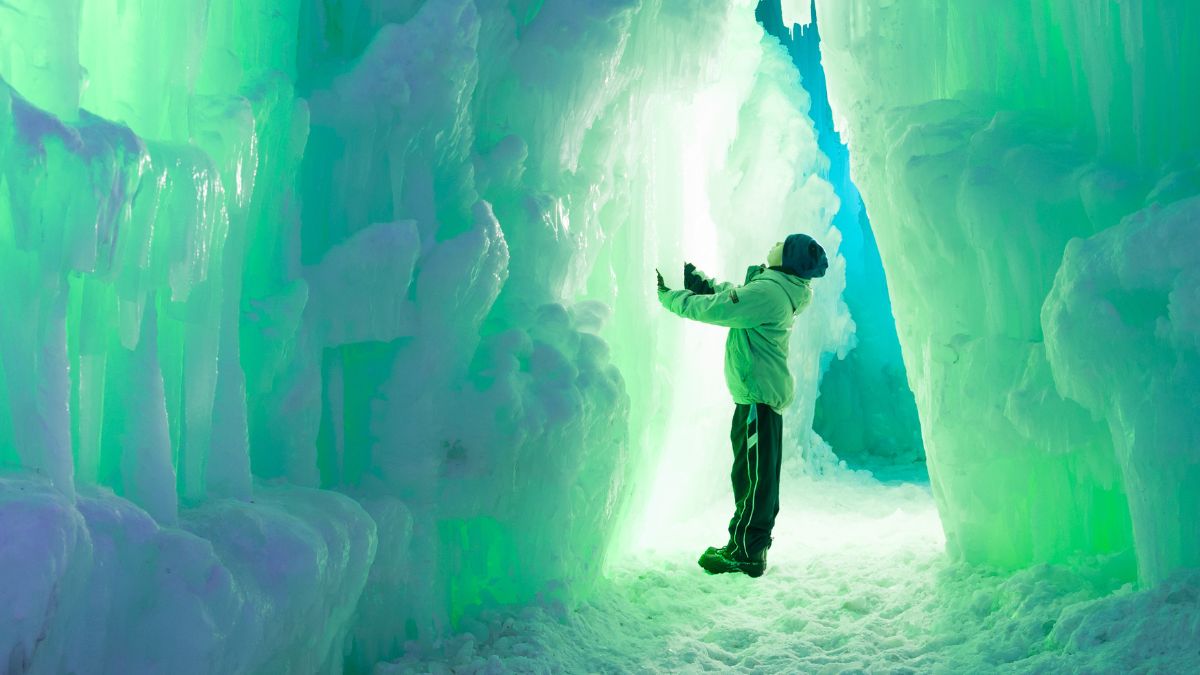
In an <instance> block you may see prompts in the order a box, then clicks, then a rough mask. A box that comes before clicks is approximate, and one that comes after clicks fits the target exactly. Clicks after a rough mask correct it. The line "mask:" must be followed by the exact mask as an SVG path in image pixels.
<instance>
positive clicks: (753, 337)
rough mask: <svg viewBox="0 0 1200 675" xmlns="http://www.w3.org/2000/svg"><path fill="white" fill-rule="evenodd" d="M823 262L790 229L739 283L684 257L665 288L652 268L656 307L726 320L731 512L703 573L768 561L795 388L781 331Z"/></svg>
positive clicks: (758, 570)
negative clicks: (679, 281) (676, 285)
mask: <svg viewBox="0 0 1200 675" xmlns="http://www.w3.org/2000/svg"><path fill="white" fill-rule="evenodd" d="M828 267H829V261H828V259H827V258H826V255H825V250H824V249H823V248H821V245H820V244H818V243H817V242H816V241H815V240H814V239H813V238H812V237H810V236H808V235H806V234H792V235H789V236H788V237H787V238H786V239H785V240H784V241H782V242H777V243H776V244H775V245H774V246H773V247H772V248H771V250H770V252H769V253H767V264H766V265H754V266H751V267H750V268H749V269H748V270H747V271H746V281H745V283H744V284H743V285H741V286H734V285H733V284H731V283H717V282H715V281H714V280H713V279H711V278H709V277H708V276H706V275H704V274H703V273H701V272H700V271H699V270H697V269H696V266H695V265H692V264H691V263H685V264H684V269H683V276H684V288H682V289H678V290H672V289H670V288H667V285H666V284H665V283H664V282H663V278H662V274H661V273H658V271H657V270H655V273H656V274H657V276H658V300H659V302H660V303H662V305H663V307H666V308H667V309H668V310H670V311H671V312H673V313H675V314H677V315H679V316H681V317H683V318H685V319H692V320H695V321H702V322H704V323H710V324H714V325H717V326H725V327H727V328H729V337H728V338H727V340H726V342H725V382H726V384H727V385H728V386H729V393H730V394H732V395H733V401H734V403H735V409H734V413H733V425H732V429H731V431H730V440H731V441H732V442H733V470H732V471H731V472H730V478H731V480H732V482H733V499H734V513H733V518H732V519H730V521H729V541H728V542H726V544H725V545H724V546H721V547H720V548H718V547H715V546H710V547H709V548H708V550H706V551H705V552H704V554H703V555H701V556H700V560H699V561H698V562H699V564H700V567H702V568H704V570H705V571H706V572H708V573H709V574H723V573H727V572H741V573H743V574H747V575H749V576H751V577H759V576H762V574H763V572H765V571H766V569H767V549H768V548H770V546H771V541H772V539H771V530H772V528H774V526H775V518H776V517H777V516H778V514H779V469H780V459H781V457H780V455H781V447H782V440H783V439H782V434H783V418H782V416H781V413H782V411H783V409H784V408H786V407H787V406H788V405H789V404H790V403H791V402H792V399H793V396H794V389H795V384H794V381H793V379H792V375H791V373H790V372H789V371H788V365H787V353H788V339H789V338H790V336H791V331H792V324H793V322H794V320H795V317H796V315H797V314H799V313H800V312H801V311H802V310H803V309H804V308H805V307H807V306H808V304H809V302H810V301H811V300H812V290H811V288H810V286H811V283H812V280H813V279H816V278H819V277H822V276H824V275H825V270H826V269H827V268H828Z"/></svg>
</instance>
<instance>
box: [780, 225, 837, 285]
mask: <svg viewBox="0 0 1200 675" xmlns="http://www.w3.org/2000/svg"><path fill="white" fill-rule="evenodd" d="M782 267H783V270H784V271H785V272H787V273H788V274H794V275H796V276H798V277H800V278H801V279H816V278H817V277H823V276H825V270H826V269H828V268H829V259H828V258H827V257H826V256H825V249H823V248H821V245H820V244H818V243H817V242H816V240H815V239H813V238H812V237H810V236H808V235H807V234H790V235H788V238H787V239H785V240H783V265H782Z"/></svg>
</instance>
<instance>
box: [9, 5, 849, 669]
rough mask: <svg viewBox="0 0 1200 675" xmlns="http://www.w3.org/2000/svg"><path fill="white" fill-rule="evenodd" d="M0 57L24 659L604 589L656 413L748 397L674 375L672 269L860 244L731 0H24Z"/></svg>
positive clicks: (127, 652)
mask: <svg viewBox="0 0 1200 675" xmlns="http://www.w3.org/2000/svg"><path fill="white" fill-rule="evenodd" d="M0 77H2V81H0V301H2V302H3V312H0V383H2V385H3V386H0V411H2V412H0V467H2V468H3V473H2V474H0V476H3V477H2V479H0V480H2V481H3V483H2V485H0V528H2V529H3V532H4V533H5V536H4V537H3V538H0V618H2V619H3V621H0V659H6V661H4V662H3V663H4V664H5V665H6V666H7V668H8V669H9V670H13V671H16V672H22V671H25V670H29V671H31V672H60V671H71V670H88V671H99V672H121V673H126V672H139V671H164V670H169V671H171V672H259V671H267V670H279V671H319V672H333V671H337V670H339V669H340V668H341V667H342V665H343V663H345V662H349V663H352V664H354V665H355V666H356V667H360V668H365V667H369V666H370V665H371V664H373V663H375V662H376V661H378V660H381V659H386V658H391V657H394V656H396V655H397V654H399V653H400V652H401V651H402V650H404V649H406V648H408V647H410V646H411V645H414V644H419V643H420V642H422V641H430V640H433V639H436V638H437V637H438V636H439V635H441V634H443V633H444V632H445V631H446V630H449V629H450V628H457V629H467V630H469V629H471V628H472V626H473V624H472V623H471V620H472V619H471V616H472V612H473V611H475V610H477V609H478V608H480V607H484V606H489V605H496V604H502V603H510V602H525V601H528V600H531V599H534V598H535V597H542V598H543V599H546V600H555V599H562V600H567V601H570V600H571V599H572V598H574V597H577V596H578V595H579V594H582V593H586V592H587V589H588V584H589V582H590V580H592V579H594V578H595V576H596V574H597V573H598V571H599V569H600V567H601V566H602V564H603V561H604V558H605V556H606V555H607V553H608V551H609V550H610V545H611V543H612V541H613V540H614V539H615V538H617V537H618V536H620V534H621V532H622V530H623V529H624V521H625V520H627V519H628V518H627V514H629V513H631V512H633V511H635V510H636V509H637V508H638V505H639V504H642V503H644V502H645V501H646V499H647V495H646V489H647V488H646V485H647V483H648V482H647V481H645V480H640V481H639V480H636V478H638V477H640V476H644V475H646V474H647V473H648V472H649V471H650V469H648V467H651V466H656V465H657V464H658V462H657V461H656V460H657V459H658V457H659V454H660V452H661V449H660V447H659V446H660V444H661V440H662V438H663V436H664V434H665V425H666V422H665V420H666V418H667V415H666V412H667V411H668V410H671V409H673V406H674V407H678V406H680V405H683V406H685V407H687V409H688V410H691V411H692V412H693V413H694V412H695V410H697V408H696V407H695V406H697V405H698V404H699V405H702V406H706V407H705V408H704V409H708V408H712V407H721V408H722V409H723V410H724V409H725V406H727V404H728V400H727V395H726V394H725V393H724V392H723V391H722V390H720V389H719V388H713V389H712V390H711V391H706V392H703V393H700V394H696V393H694V392H691V393H690V394H691V395H690V396H689V397H688V398H687V399H686V400H684V401H683V402H682V403H681V402H680V401H678V400H676V397H675V396H674V395H673V392H672V389H671V388H670V381H669V378H666V377H664V373H667V372H671V371H672V370H673V369H678V368H680V367H689V368H693V369H695V368H697V365H698V363H699V362H687V361H686V360H685V357H686V353H687V340H688V339H689V336H690V335H691V334H689V333H687V332H686V330H687V329H685V328H683V327H681V326H680V325H679V323H678V322H668V321H666V320H665V319H664V318H663V315H662V313H661V312H660V311H659V308H658V307H657V304H656V302H655V299H654V286H653V276H652V270H653V268H654V266H655V265H656V264H659V265H665V264H666V263H668V262H669V263H671V264H673V265H674V264H678V262H682V260H681V259H682V258H683V257H684V256H686V255H689V253H690V252H691V251H690V250H689V249H690V247H689V246H688V245H687V244H688V243H689V242H694V241H695V239H694V237H695V233H696V232H697V228H698V227H699V225H697V223H696V220H697V219H703V220H706V221H709V222H708V223H707V226H708V227H710V229H713V231H716V229H715V225H714V223H720V224H722V227H721V228H720V234H719V246H718V248H717V249H716V250H717V251H718V252H717V253H714V254H712V256H711V258H710V260H709V261H708V263H709V264H710V265H711V269H710V271H711V272H713V273H716V274H719V275H721V276H724V277H732V276H735V275H736V276H740V274H741V272H742V271H743V270H744V269H745V266H746V265H747V264H749V263H753V262H757V261H759V260H761V258H762V256H763V255H764V254H765V251H766V250H767V249H768V248H769V247H770V245H771V244H772V243H773V242H774V241H776V240H777V239H779V238H781V237H782V236H783V235H785V234H786V233H787V232H789V231H791V229H792V226H793V223H794V222H795V220H796V219H800V220H802V221H803V222H805V223H806V224H807V225H808V229H809V231H811V232H812V233H814V234H815V235H817V236H818V237H819V238H822V239H823V240H824V241H825V242H826V243H827V248H828V249H829V250H830V251H831V253H832V252H834V251H836V249H837V244H838V240H839V237H838V233H837V232H836V230H834V229H833V228H832V227H831V224H830V223H831V219H832V215H833V213H834V212H835V211H836V198H835V196H834V194H833V191H832V189H831V188H830V186H829V184H828V183H827V182H826V181H824V180H823V179H821V178H820V177H819V176H818V173H819V170H820V167H821V165H822V163H823V162H824V158H823V157H822V156H821V154H820V152H819V151H818V148H817V145H816V140H815V135H814V133H813V128H812V125H811V122H809V121H808V119H807V118H806V116H805V113H806V110H805V105H806V98H805V97H804V95H803V93H802V92H801V91H800V89H799V88H798V86H797V85H796V81H795V71H794V70H793V69H792V66H791V64H790V63H789V62H788V60H787V56H786V53H785V52H783V50H782V49H780V48H779V46H778V45H777V44H776V43H775V42H774V41H772V40H770V39H764V36H763V35H762V32H761V30H760V29H759V28H758V26H757V25H756V24H755V23H754V19H753V6H752V3H751V2H750V1H749V0H746V1H744V2H735V3H728V2H716V1H713V2H704V3H700V4H699V5H697V3H695V2H693V1H691V0H688V1H687V2H684V1H682V0H670V1H667V0H662V1H659V0H654V1H648V2H634V1H632V0H606V1H604V2H578V3H567V2H560V3H541V2H525V1H523V0H512V1H511V2H505V1H502V0H445V1H442V0H438V1H434V0H430V1H428V2H415V1H412V2H391V1H384V0H352V1H349V2H341V3H326V2H319V1H317V0H290V1H286V2H278V1H276V0H249V1H247V0H208V1H206V2H197V3H182V4H180V3H162V2H159V1H158V0H53V1H50V2H46V1H43V0H14V1H13V2H7V3H4V4H0ZM697 92H704V93H702V94H698V93H697ZM699 132H702V135H698V133H699ZM685 174H687V175H689V176H691V178H689V179H688V180H686V181H685V180H682V179H681V178H680V177H681V176H682V175H685ZM731 225H732V226H731ZM710 234H712V233H711V232H710ZM714 236H717V235H714ZM714 241H716V240H714ZM676 261H678V262H676ZM669 269H670V268H666V269H664V271H668V270H669ZM677 274H678V272H677V271H676V272H675V273H674V274H671V273H670V272H669V271H668V275H669V277H671V278H672V281H673V283H678V278H677V276H676V275H677ZM843 275H844V268H843V267H842V264H841V263H840V262H839V261H838V260H837V259H836V257H835V258H834V266H833V268H832V269H831V273H830V276H829V277H828V279H827V282H826V283H825V284H824V286H823V287H822V289H820V290H819V292H818V294H817V298H816V301H815V302H814V306H813V307H812V308H811V309H810V310H809V311H808V314H807V315H808V316H809V317H811V322H810V324H809V329H807V330H804V331H798V335H797V345H796V347H795V354H794V356H793V360H794V363H793V367H794V369H795V370H796V372H798V373H800V374H801V375H800V377H799V378H798V380H799V385H798V386H799V392H798V393H799V395H800V396H799V397H800V399H801V404H800V405H799V406H798V408H797V410H796V411H795V412H794V413H793V417H792V424H794V425H796V427H797V428H799V429H801V430H803V431H804V432H805V434H804V435H803V436H802V437H801V438H800V441H801V442H815V440H814V439H812V438H810V437H809V435H808V433H809V432H808V429H810V428H811V420H812V415H813V401H814V400H815V398H816V374H817V371H818V368H819V362H820V359H821V354H822V353H823V352H831V351H837V350H840V349H843V348H844V345H845V344H846V342H847V341H848V340H849V338H850V322H849V320H848V315H847V314H846V311H845V306H844V304H842V303H841V299H840V296H841V290H842V285H843V283H844V276H843ZM693 356H694V355H693ZM709 365H711V367H712V368H713V370H718V369H719V358H718V359H717V360H714V361H713V362H712V363H711V364H709ZM723 434H724V432H723V431H722V434H721V438H723ZM817 440H819V439H817ZM714 447H716V448H717V449H718V450H719V451H721V454H722V456H723V455H724V453H725V452H726V449H725V448H724V444H723V443H719V444H717V445H715V446H714ZM714 452H716V450H714ZM692 498H693V499H695V498H703V495H700V496H699V497H697V496H695V495H693V497H692ZM347 659H348V661H347Z"/></svg>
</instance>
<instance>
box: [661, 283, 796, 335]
mask: <svg viewBox="0 0 1200 675" xmlns="http://www.w3.org/2000/svg"><path fill="white" fill-rule="evenodd" d="M731 285H732V284H731ZM781 292H783V291H782V290H777V289H776V288H775V287H774V285H772V284H765V283H761V282H760V283H754V282H751V283H749V284H746V285H745V286H742V287H740V288H727V289H726V290H723V291H721V292H720V293H716V294H714V295H697V294H695V293H693V292H691V291H689V290H686V289H684V290H670V289H666V290H663V289H659V291H658V301H659V302H660V303H662V306H663V307H666V308H667V309H668V310H670V311H671V312H673V313H675V314H678V315H679V316H682V317H683V318H685V319H692V320H693V321H702V322H704V323H711V324H713V325H716V326H725V327H727V328H754V327H755V326H761V325H762V324H764V323H770V322H772V321H776V320H779V319H781V318H782V317H781V314H782V313H784V312H786V311H787V310H790V309H791V307H790V305H789V306H787V307H785V306H784V305H785V304H786V303H783V302H781V298H780V297H779V295H778V293H781Z"/></svg>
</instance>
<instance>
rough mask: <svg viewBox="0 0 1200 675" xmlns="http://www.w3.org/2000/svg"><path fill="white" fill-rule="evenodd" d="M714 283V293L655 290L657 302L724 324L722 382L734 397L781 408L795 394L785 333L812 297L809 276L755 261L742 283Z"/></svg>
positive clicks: (685, 315)
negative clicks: (789, 272) (789, 369)
mask: <svg viewBox="0 0 1200 675" xmlns="http://www.w3.org/2000/svg"><path fill="white" fill-rule="evenodd" d="M713 286H714V288H715V289H716V293H715V294H714V295H697V294H695V293H693V292H691V291H689V290H686V289H681V290H666V291H659V292H658V301H659V302H661V303H662V305H663V307H666V308H667V309H669V310H671V311H672V312H674V313H675V314H678V315H679V316H682V317H683V318H685V319H693V320H695V321H703V322H704V323H711V324H714V325H717V326H726V327H728V328H729V329H730V331H729V338H728V339H727V340H726V341H725V383H726V384H727V385H729V393H730V394H732V395H733V400H734V402H735V403H766V404H767V405H769V406H771V408H773V409H774V410H775V411H776V412H782V410H783V409H784V408H786V407H787V406H788V404H790V403H791V402H792V398H793V397H794V394H795V388H796V386H795V382H794V381H793V379H792V374H791V372H789V371H788V365H787V354H788V338H789V337H790V336H791V332H792V322H793V321H794V320H795V318H796V314H798V313H800V311H801V310H803V309H804V308H805V307H807V306H808V303H809V302H810V301H811V300H812V290H811V289H810V288H809V280H808V279H801V278H800V277H797V276H795V275H792V274H788V273H786V272H782V271H780V270H776V269H768V268H766V267H764V266H761V265H756V266H754V267H751V268H750V269H749V270H747V271H746V283H745V284H744V285H742V286H734V285H733V284H731V283H715V282H714V284H713Z"/></svg>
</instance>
